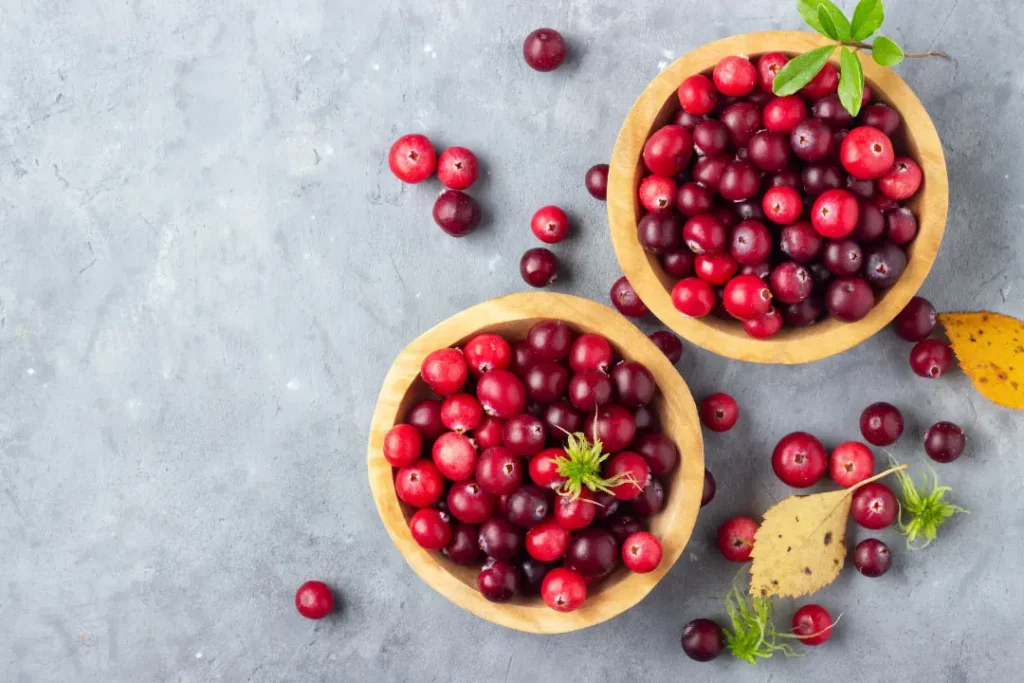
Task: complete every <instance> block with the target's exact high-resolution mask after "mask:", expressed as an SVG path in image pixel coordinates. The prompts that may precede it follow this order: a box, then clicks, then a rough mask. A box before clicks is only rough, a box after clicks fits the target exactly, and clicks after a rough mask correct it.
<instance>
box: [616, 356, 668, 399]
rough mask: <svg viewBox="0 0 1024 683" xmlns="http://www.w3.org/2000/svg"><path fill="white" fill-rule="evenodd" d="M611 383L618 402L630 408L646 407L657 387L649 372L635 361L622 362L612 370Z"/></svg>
mask: <svg viewBox="0 0 1024 683" xmlns="http://www.w3.org/2000/svg"><path fill="white" fill-rule="evenodd" d="M611 379H612V382H614V384H615V391H616V393H617V395H618V397H619V401H620V402H621V403H622V404H623V405H625V406H627V407H630V408H636V407H638V406H642V405H647V404H648V403H650V402H651V399H652V398H653V397H654V391H655V389H657V386H656V385H655V383H654V376H653V375H651V373H650V371H649V370H648V369H647V368H645V367H644V366H643V365H641V364H640V363H637V362H636V361H623V362H621V363H619V364H618V365H616V366H615V367H614V368H613V369H612V374H611Z"/></svg>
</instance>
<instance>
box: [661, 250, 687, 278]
mask: <svg viewBox="0 0 1024 683" xmlns="http://www.w3.org/2000/svg"><path fill="white" fill-rule="evenodd" d="M693 256H694V254H693V252H692V251H690V250H689V249H686V248H682V247H677V248H674V249H669V250H668V251H666V252H665V253H664V254H662V255H661V267H662V268H664V269H665V272H666V273H668V274H669V275H671V276H673V277H677V278H682V277H690V276H691V275H693Z"/></svg>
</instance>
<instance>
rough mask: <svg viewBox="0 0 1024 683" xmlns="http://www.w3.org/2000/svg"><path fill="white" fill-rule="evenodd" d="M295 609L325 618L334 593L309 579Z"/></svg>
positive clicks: (296, 595)
mask: <svg viewBox="0 0 1024 683" xmlns="http://www.w3.org/2000/svg"><path fill="white" fill-rule="evenodd" d="M396 175H397V174H396ZM295 609H297V610H298V611H299V614H301V615H302V616H304V617H306V618H307V619H323V618H324V617H326V616H327V615H328V614H330V613H331V612H333V611H334V594H333V593H331V589H330V588H329V587H328V586H327V584H326V583H324V582H323V581H307V582H306V583H304V584H302V585H301V586H299V590H297V591H295Z"/></svg>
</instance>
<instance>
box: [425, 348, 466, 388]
mask: <svg viewBox="0 0 1024 683" xmlns="http://www.w3.org/2000/svg"><path fill="white" fill-rule="evenodd" d="M468 374H469V368H468V367H467V366H466V359H465V357H464V356H463V355H462V352H461V351H459V350H458V349H438V350H437V351H431V352H430V353H429V354H427V357H426V358H424V359H423V364H422V365H421V366H420V377H422V378H423V381H424V382H426V383H427V386H429V387H430V388H431V389H433V391H434V393H436V394H439V395H441V396H449V395H451V394H454V393H455V392H456V391H458V390H459V389H461V388H462V385H463V384H465V383H466V377H467V375H468Z"/></svg>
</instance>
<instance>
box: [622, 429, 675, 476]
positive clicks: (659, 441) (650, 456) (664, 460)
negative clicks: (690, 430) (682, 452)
mask: <svg viewBox="0 0 1024 683" xmlns="http://www.w3.org/2000/svg"><path fill="white" fill-rule="evenodd" d="M632 448H633V450H634V451H636V452H637V453H639V454H640V455H642V456H643V457H644V459H645V460H646V461H647V468H648V469H649V470H650V473H651V474H653V475H655V476H659V477H661V476H664V475H666V474H669V473H671V472H672V470H674V469H675V468H676V466H677V465H678V464H679V449H678V448H676V445H675V444H674V443H672V441H671V439H669V438H668V437H667V436H665V435H664V434H659V433H656V432H650V433H646V434H641V435H640V436H638V437H637V439H636V441H634V442H633V446H632Z"/></svg>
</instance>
